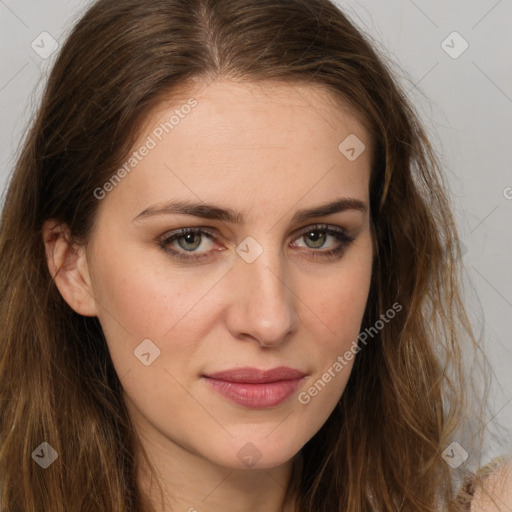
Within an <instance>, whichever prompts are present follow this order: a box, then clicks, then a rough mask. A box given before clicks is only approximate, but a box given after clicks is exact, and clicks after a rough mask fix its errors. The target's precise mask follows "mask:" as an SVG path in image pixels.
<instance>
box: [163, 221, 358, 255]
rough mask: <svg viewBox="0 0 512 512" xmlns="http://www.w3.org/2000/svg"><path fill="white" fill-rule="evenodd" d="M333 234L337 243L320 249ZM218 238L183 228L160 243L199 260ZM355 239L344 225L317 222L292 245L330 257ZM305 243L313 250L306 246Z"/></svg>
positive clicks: (167, 251)
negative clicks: (303, 241) (301, 242)
mask: <svg viewBox="0 0 512 512" xmlns="http://www.w3.org/2000/svg"><path fill="white" fill-rule="evenodd" d="M329 238H331V239H333V241H334V244H332V243H331V244H330V246H331V248H328V249H327V250H323V251H321V250H319V249H321V248H322V247H324V246H325V245H326V242H327V241H328V240H329ZM300 239H303V240H305V241H306V244H305V246H303V245H300V244H298V243H297V240H300ZM215 240H216V237H215V235H214V234H213V233H211V232H210V231H209V230H207V229H206V228H183V229H180V230H178V231H175V232H174V233H172V234H171V235H168V236H165V237H164V238H163V239H162V240H161V241H160V242H159V244H160V247H161V248H162V250H164V251H165V252H166V253H168V254H170V256H171V257H173V258H175V259H177V260H179V261H198V260H202V259H204V258H208V257H210V256H211V252H212V250H214V249H213V247H214V246H215V243H214V241H215ZM353 241H354V238H353V237H350V236H349V235H348V234H347V232H346V231H345V230H344V229H342V228H339V227H336V226H328V225H318V224H315V225H313V226H309V227H308V228H307V229H306V230H303V231H302V233H301V235H300V237H299V238H297V239H295V240H294V242H293V243H292V244H291V245H292V247H298V248H299V249H300V252H301V253H307V254H308V256H307V257H311V258H324V259H327V260H329V259H339V258H341V257H342V256H343V253H344V251H345V249H346V248H347V247H348V245H350V243H352V242H353ZM304 247H306V249H310V250H303V248H304ZM200 249H202V250H200Z"/></svg>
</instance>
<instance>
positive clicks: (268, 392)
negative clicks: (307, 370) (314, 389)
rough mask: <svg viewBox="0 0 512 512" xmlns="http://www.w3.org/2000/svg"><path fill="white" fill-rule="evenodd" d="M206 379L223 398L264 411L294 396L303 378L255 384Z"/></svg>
mask: <svg viewBox="0 0 512 512" xmlns="http://www.w3.org/2000/svg"><path fill="white" fill-rule="evenodd" d="M205 379H206V381H207V382H208V384H209V385H210V386H212V387H213V389H215V391H217V392H218V393H220V394H221V395H222V396H224V397H226V398H228V399H229V400H231V401H232V402H235V403H236V404H238V405H242V406H244V407H248V408H251V409H264V408H267V407H275V406H276V405H279V404H280V403H282V402H284V401H285V400H286V399H287V398H289V397H290V396H291V395H292V394H293V392H294V391H295V390H296V389H297V388H298V387H299V385H300V383H301V381H302V378H301V379H293V380H280V381H278V382H265V383H262V384H254V383H247V382H228V381H225V380H217V379H211V378H208V377H205Z"/></svg>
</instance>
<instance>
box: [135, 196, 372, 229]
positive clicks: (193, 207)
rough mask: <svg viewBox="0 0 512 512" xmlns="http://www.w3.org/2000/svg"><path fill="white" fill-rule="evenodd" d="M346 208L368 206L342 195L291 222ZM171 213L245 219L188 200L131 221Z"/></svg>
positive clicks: (301, 212)
mask: <svg viewBox="0 0 512 512" xmlns="http://www.w3.org/2000/svg"><path fill="white" fill-rule="evenodd" d="M346 210H357V211H360V212H363V213H366V212H367V211H368V206H367V205H366V203H364V202H363V201H361V200H359V199H355V198H350V197H344V198H340V199H337V200H335V201H332V202H330V203H327V204H322V205H319V206H315V207H313V208H307V209H304V210H298V211H297V212H296V213H295V215H294V216H293V217H292V222H302V221H305V220H308V219H311V218H313V217H324V216H327V215H332V214H334V213H340V212H344V211H346ZM172 214H183V215H192V216H194V217H201V218H204V219H212V220H219V221H223V222H230V223H233V224H243V223H244V221H245V218H244V214H243V213H241V212H235V211H234V210H231V209H229V208H221V207H220V206H216V205H213V204H207V203H193V202H190V201H170V202H167V203H163V204H157V205H153V206H150V207H149V208H146V209H145V210H143V211H142V212H140V213H139V214H138V215H137V216H136V217H135V218H134V219H133V221H139V220H142V219H146V218H148V217H153V216H156V215H172Z"/></svg>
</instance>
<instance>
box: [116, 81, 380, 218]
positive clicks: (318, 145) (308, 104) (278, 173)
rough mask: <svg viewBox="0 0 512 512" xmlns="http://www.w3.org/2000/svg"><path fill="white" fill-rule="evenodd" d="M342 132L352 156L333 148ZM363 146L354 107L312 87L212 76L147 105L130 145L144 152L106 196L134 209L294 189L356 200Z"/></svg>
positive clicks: (246, 198)
mask: <svg viewBox="0 0 512 512" xmlns="http://www.w3.org/2000/svg"><path fill="white" fill-rule="evenodd" d="M354 137H355V139H354ZM346 140H349V144H348V145H349V146H350V145H352V146H354V143H353V142H354V141H355V142H356V145H357V144H360V145H359V146H354V147H355V149H356V150H357V151H358V152H361V154H360V155H359V156H358V158H357V159H354V160H351V159H349V158H347V154H344V153H343V151H344V150H346V149H347V148H346V147H345V146H347V144H346V143H345V141H346ZM350 142H352V144H350ZM370 145H371V141H370V140H369V135H368V132H367V130H366V129H365V127H364V125H363V123H362V122H361V121H360V119H359V116H357V114H356V113H355V112H354V111H353V109H352V108H351V107H350V106H349V105H345V104H344V103H343V102H341V101H340V100H338V99H337V98H335V97H334V96H333V95H332V94H331V93H329V92H328V91H327V90H326V89H324V88H322V87H319V86H316V85H314V86H313V85H309V84H288V83H278V82H263V83H239V82H233V81H229V80H217V81H215V82H213V83H211V84H208V85H197V86H196V87H190V88H189V89H188V90H187V89H184V90H181V91H180V93H179V94H173V95H172V98H171V97H169V98H168V99H165V100H163V101H162V102H161V103H160V104H159V105H158V106H157V108H155V109H154V110H153V111H152V112H150V113H149V114H148V117H147V120H146V123H145V124H144V129H143V130H142V132H141V134H140V136H139V138H138V140H137V142H136V144H135V145H134V148H133V152H139V153H142V151H138V150H142V148H144V147H146V150H145V151H143V152H144V156H143V157H142V158H140V159H139V157H140V154H139V155H138V157H137V162H135V161H133V160H132V162H131V163H132V164H135V163H136V165H134V166H133V169H130V170H129V173H125V174H128V176H126V178H124V179H123V182H122V183H120V185H119V186H116V187H115V190H114V191H113V192H111V193H110V194H109V196H111V197H109V198H108V199H109V201H110V200H111V199H112V200H115V201H123V200H124V201H126V200H129V202H130V205H131V206H132V207H133V208H139V209H141V210H142V209H144V208H145V207H147V206H148V203H150V202H151V203H156V202H162V201H168V200H170V199H179V198H190V199H194V200H198V199H199V200H205V201H207V202H212V200H221V201H222V203H224V204H226V202H228V201H229V202H231V203H233V202H236V201H237V198H238V200H239V202H240V203H245V204H247V205H249V204H250V203H251V201H253V200H254V201H258V204H259V205H260V206H262V205H263V204H264V203H265V202H268V203H272V202H275V201H276V200H277V201H278V202H279V203H281V204H285V205H287V206H290V204H293V203H296V202H297V201H299V200H300V198H301V197H302V196H304V195H308V197H309V199H310V200H311V201H316V202H318V201H321V202H325V200H324V199H325V194H326V193H329V192H330V193H331V195H332V196H333V198H334V197H339V196H343V195H346V196H359V198H360V199H365V197H364V196H365V195H366V193H367V188H368V183H369V159H370ZM148 147H149V148H150V149H149V150H148V149H147V148H148ZM361 148H365V149H364V150H363V149H361ZM348 149H351V148H348ZM130 156H131V157H132V159H133V153H132V154H131V155H129V157H130ZM349 156H350V154H349ZM126 163H128V168H129V167H130V162H129V160H128V159H127V162H125V164H126ZM121 191H123V193H121ZM238 206H239V208H238V209H239V210H241V209H243V210H246V209H247V208H242V207H241V206H242V204H239V205H238Z"/></svg>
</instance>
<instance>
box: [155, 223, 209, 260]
mask: <svg viewBox="0 0 512 512" xmlns="http://www.w3.org/2000/svg"><path fill="white" fill-rule="evenodd" d="M213 240H215V237H214V235H213V234H212V233H210V232H209V231H207V230H205V229H204V228H194V229H192V228H184V229H180V230H178V231H177V232H175V233H173V234H172V235H171V236H168V237H166V238H164V239H163V240H162V241H161V242H160V246H161V247H162V249H163V250H164V251H165V252H167V253H169V254H170V255H171V256H172V257H174V258H177V259H178V260H199V259H202V258H205V257H208V252H209V251H208V249H210V250H211V245H212V243H213ZM204 242H206V244H205V243H204ZM205 245H206V247H205ZM208 246H210V247H208ZM199 248H202V249H204V251H199V252H198V251H197V249H199ZM187 253H189V254H187Z"/></svg>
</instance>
